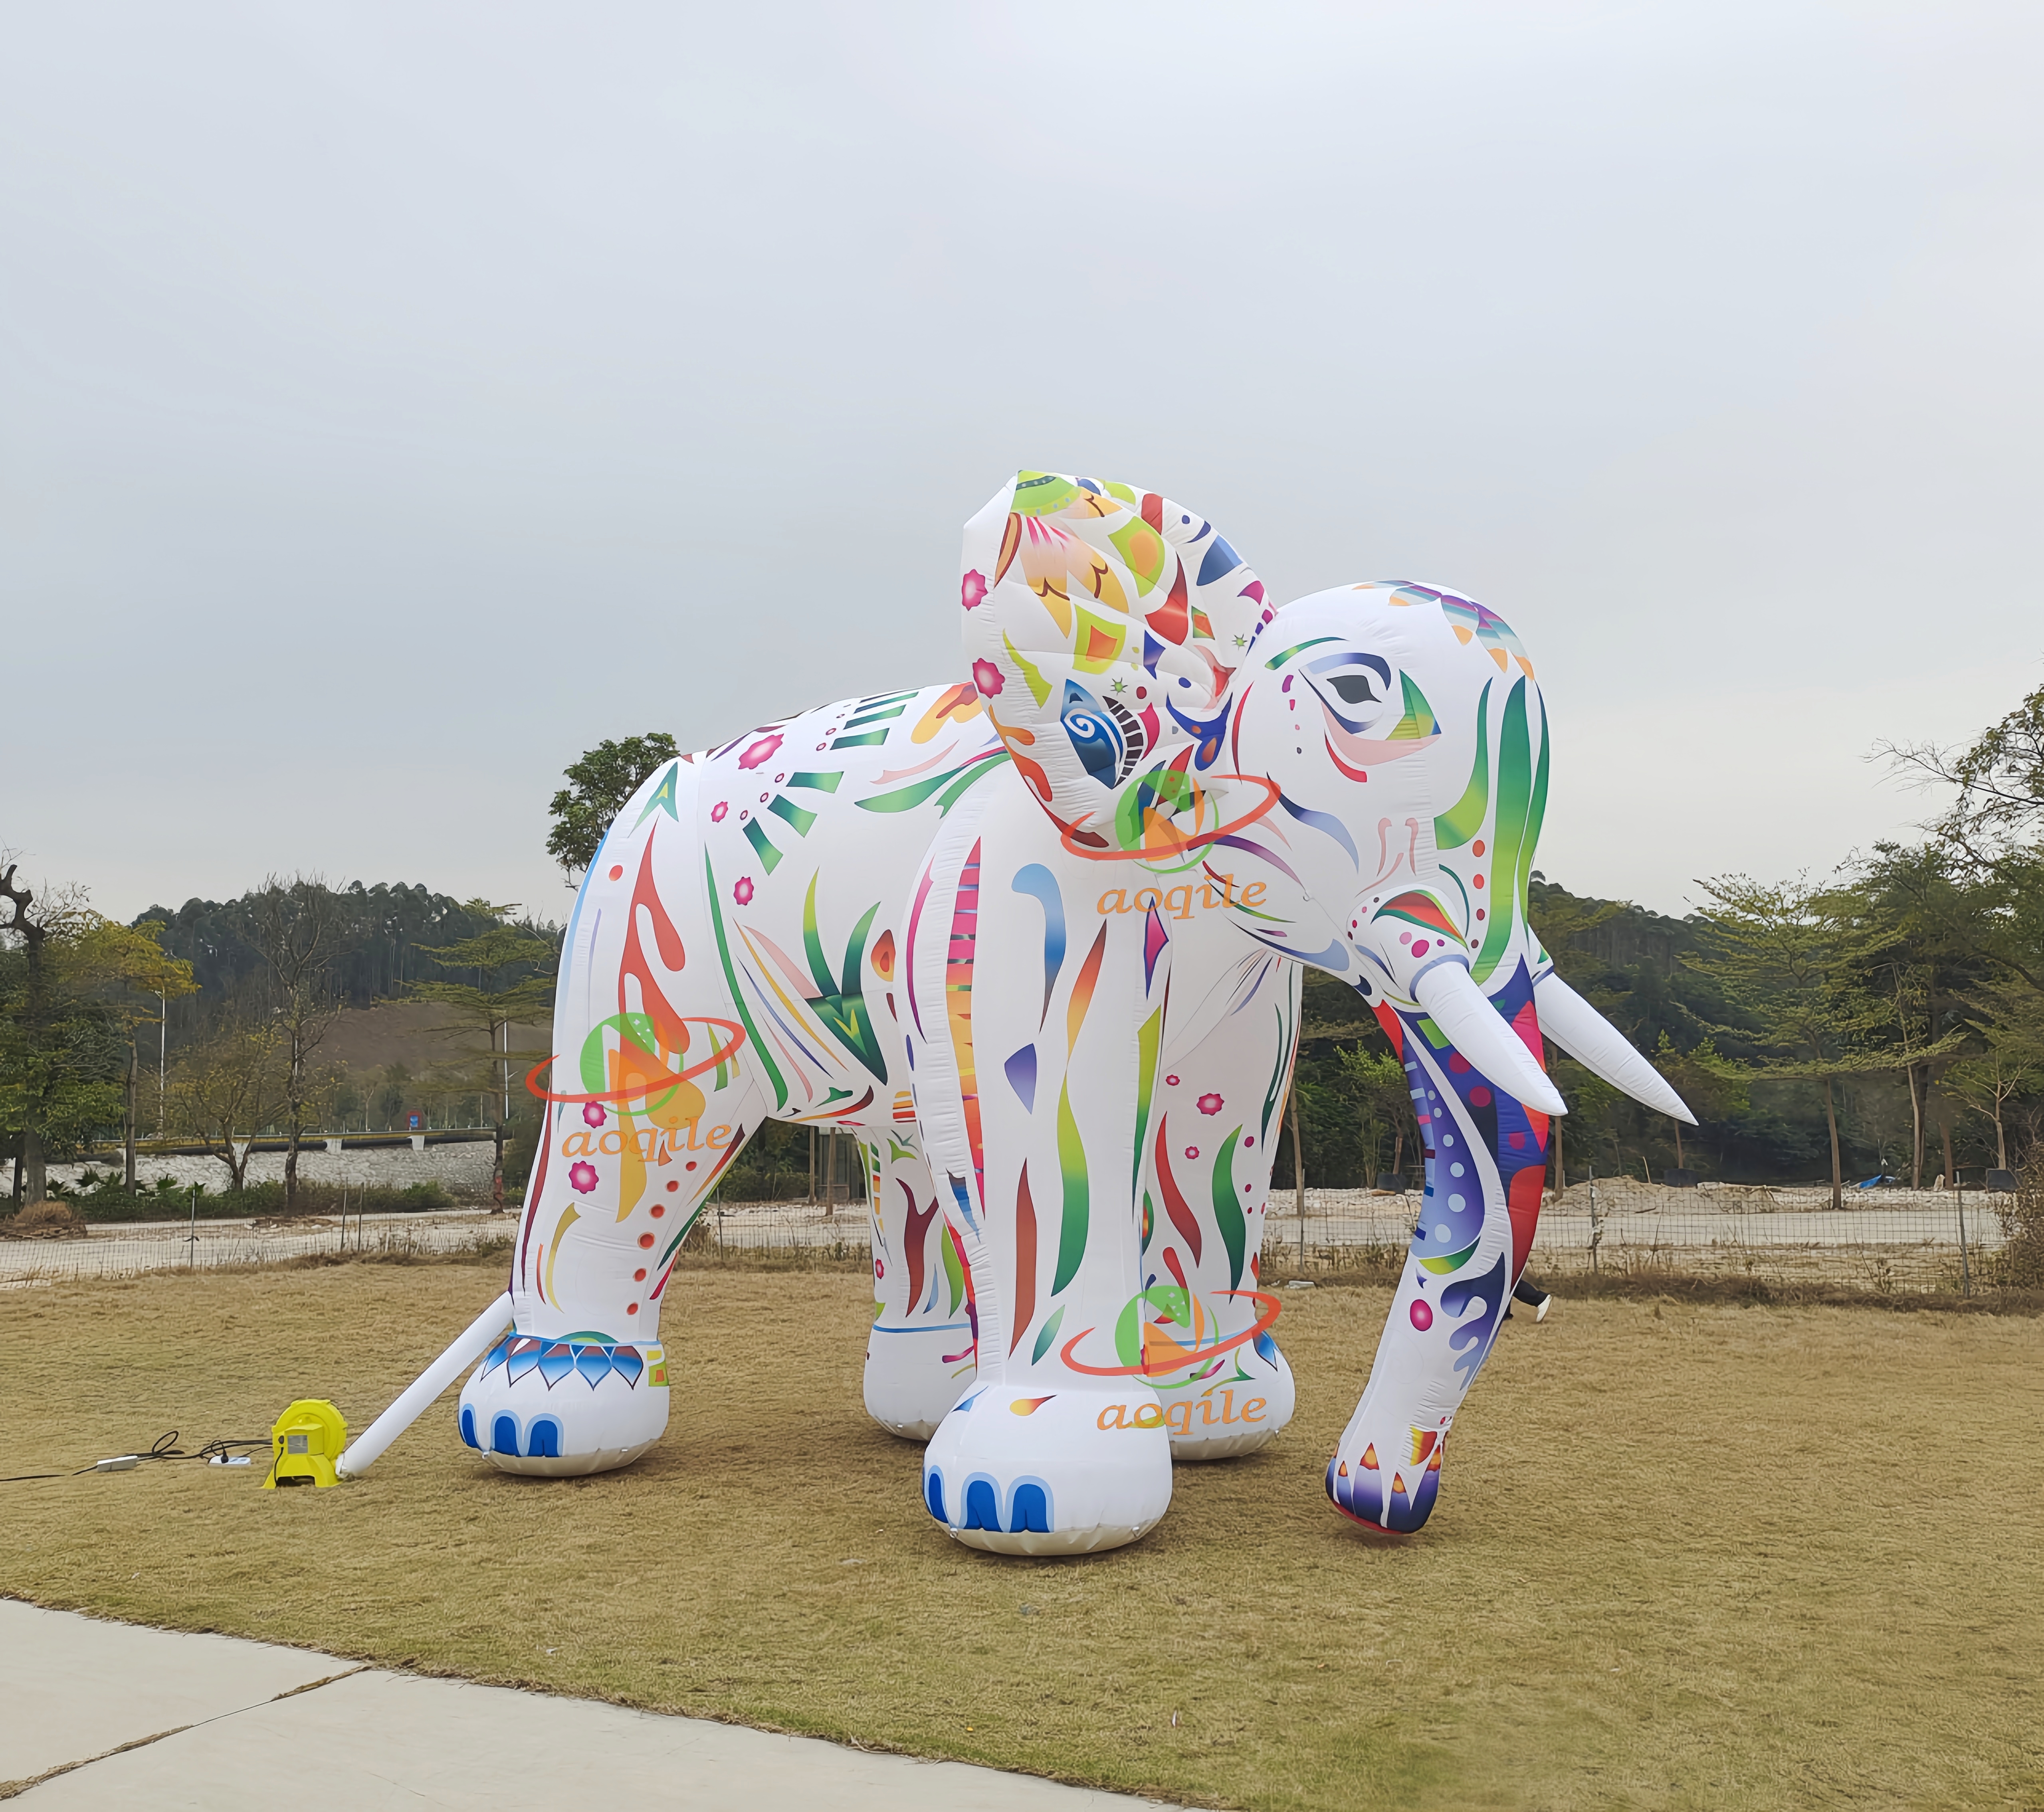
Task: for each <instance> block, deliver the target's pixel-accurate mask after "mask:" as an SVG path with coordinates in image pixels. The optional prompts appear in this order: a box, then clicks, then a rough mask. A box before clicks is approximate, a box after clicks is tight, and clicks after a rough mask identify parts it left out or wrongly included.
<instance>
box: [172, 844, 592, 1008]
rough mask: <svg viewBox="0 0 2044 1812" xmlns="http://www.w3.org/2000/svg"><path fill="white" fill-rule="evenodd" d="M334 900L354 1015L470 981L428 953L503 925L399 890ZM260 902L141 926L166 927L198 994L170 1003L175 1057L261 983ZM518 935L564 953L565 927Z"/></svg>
mask: <svg viewBox="0 0 2044 1812" xmlns="http://www.w3.org/2000/svg"><path fill="white" fill-rule="evenodd" d="M332 893H333V897H334V899H335V900H336V901H337V902H339V903H340V907H341V908H342V912H343V914H344V919H345V920H346V930H345V931H344V935H343V936H342V938H341V939H340V944H339V946H338V949H337V950H336V954H335V957H334V959H333V964H332V983H333V986H334V988H335V990H336V992H337V993H338V994H339V995H340V997H341V998H342V999H343V1000H344V1001H345V1002H346V1003H347V1004H348V1006H349V1007H351V1008H360V1007H371V1006H374V1005H375V1004H376V1003H377V1002H378V1001H379V1000H399V999H401V998H403V997H404V996H405V992H407V990H408V989H409V987H410V985H411V984H412V983H413V982H415V981H463V980H466V979H467V977H464V976H463V975H462V974H461V973H459V972H458V971H455V970H452V969H448V968H446V967H445V966H443V965H441V964H440V963H438V962H435V961H434V960H433V958H432V955H431V954H430V953H431V952H432V951H433V950H444V949H445V948H446V947H447V946H448V945H450V944H454V943H458V942H461V941H462V940H463V939H467V938H474V937H480V936H481V935H482V934H483V933H485V932H486V931H491V930H493V929H494V928H495V927H496V926H497V925H498V923H499V921H498V919H495V918H494V917H491V916H486V915H485V914H484V913H482V912H479V911H478V910H476V909H475V905H476V904H479V903H471V904H463V902H462V901H460V900H455V899H454V898H452V897H451V896H449V895H448V894H445V893H434V892H433V891H432V889H430V888H428V887H408V886H406V885H405V884H404V883H403V882H401V881H400V882H398V883H397V884H396V885H389V884H386V883H385V882H382V881H379V882H378V883H377V885H375V886H374V887H365V886H363V885H362V883H361V882H360V881H353V882H351V883H350V884H349V885H348V886H346V887H342V888H336V889H333V890H332ZM254 900H255V896H254V895H253V894H244V895H243V896H241V897H240V898H239V899H236V900H225V901H220V900H186V902H185V903H184V904H183V906H180V907H178V908H175V909H173V908H171V907H168V906H152V907H150V908H148V911H146V912H142V913H140V914H138V915H137V916H136V918H135V919H134V921H133V923H136V924H137V925H140V924H143V923H147V922H148V921H149V920H152V919H153V920H155V921H156V922H157V923H160V924H161V925H162V926H163V937H162V939H161V940H160V941H161V942H162V945H163V950H164V953H165V954H167V955H169V956H171V957H176V958H183V960H184V961H186V962H189V963H190V965H191V966H192V979H193V980H194V981H196V982H198V990H199V991H198V992H197V993H196V994H192V995H188V996H186V997H185V998H184V999H183V1000H173V1001H171V1003H170V1009H169V1035H170V1042H171V1046H172V1047H173V1048H175V1046H178V1045H179V1044H180V1043H182V1042H185V1041H186V1040H188V1039H190V1038H193V1037H195V1036H197V1035H198V1034H199V1033H201V1032H202V1031H205V1030H206V1029H207V1028H208V1027H210V1026H211V1025H212V1024H213V1023H214V1022H215V1021H216V1020H217V1019H218V1017H219V1016H220V1015H221V1012H223V1010H225V1008H227V1007H228V1006H229V1004H231V1003H232V1002H233V1001H234V1000H236V998H237V997H238V996H240V994H241V993H242V992H244V990H245V989H247V988H248V987H249V986H251V985H253V984H254V983H255V981H257V979H258V977H259V973H260V971H261V969H262V958H261V956H260V955H259V954H258V952H257V950H256V947H255V941H254V927H253V923H252V914H253V912H254V904H253V903H254ZM516 928H517V930H519V931H523V932H524V933H526V934H527V935H530V936H533V937H539V938H544V939H547V940H548V942H550V943H551V944H552V945H553V946H554V947H555V950H559V946H560V941H561V935H562V927H560V926H559V925H557V924H554V923H551V922H550V921H544V920H536V919H531V918H529V917H528V918H525V919H519V920H517V921H516ZM531 973H533V966H531V965H526V966H516V965H514V966H511V967H509V969H507V970H506V971H505V973H504V974H503V975H501V977H498V982H497V985H500V986H501V985H512V984H514V983H516V982H518V981H523V980H524V979H525V978H526V977H527V976H528V975H529V974H531Z"/></svg>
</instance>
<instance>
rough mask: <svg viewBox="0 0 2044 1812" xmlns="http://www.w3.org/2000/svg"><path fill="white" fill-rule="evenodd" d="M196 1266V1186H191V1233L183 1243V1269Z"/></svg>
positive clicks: (188, 1269)
mask: <svg viewBox="0 0 2044 1812" xmlns="http://www.w3.org/2000/svg"><path fill="white" fill-rule="evenodd" d="M197 1268H198V1184H196V1183H194V1184H193V1185H192V1192H191V1231H190V1234H188V1235H187V1236H186V1241H185V1269H186V1270H187V1271H190V1270H194V1269H197Z"/></svg>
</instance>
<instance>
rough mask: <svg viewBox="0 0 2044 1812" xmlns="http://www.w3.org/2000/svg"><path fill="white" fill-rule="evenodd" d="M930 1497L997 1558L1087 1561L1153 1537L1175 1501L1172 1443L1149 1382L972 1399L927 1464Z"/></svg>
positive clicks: (945, 1518)
mask: <svg viewBox="0 0 2044 1812" xmlns="http://www.w3.org/2000/svg"><path fill="white" fill-rule="evenodd" d="M923 1501H924V1503H925V1505H927V1506H928V1509H929V1512H930V1514H932V1516H934V1517H935V1518H936V1519H937V1521H938V1522H940V1523H942V1524H943V1526H944V1529H945V1530H946V1532H947V1534H949V1535H950V1536H951V1538H952V1539H953V1540H954V1541H960V1542H962V1543H963V1544H964V1545H966V1546H967V1547H969V1548H983V1549H985V1550H986V1551H987V1552H988V1553H995V1554H1037V1555H1043V1554H1089V1553H1097V1552H1099V1551H1100V1550H1101V1549H1107V1548H1119V1547H1121V1546H1122V1545H1124V1544H1125V1543H1127V1542H1130V1541H1136V1540H1138V1539H1139V1538H1141V1537H1142V1536H1144V1535H1147V1534H1148V1533H1149V1532H1150V1531H1151V1530H1152V1529H1154V1528H1155V1526H1157V1524H1158V1522H1159V1521H1160V1520H1161V1519H1162V1517H1163V1514H1164V1512H1165V1511H1166V1509H1168V1508H1169V1507H1170V1502H1171V1449H1170V1435H1169V1434H1167V1433H1166V1429H1165V1421H1164V1409H1163V1406H1162V1404H1161V1403H1158V1400H1157V1395H1156V1393H1155V1392H1154V1391H1152V1390H1151V1388H1149V1386H1148V1385H1147V1384H1137V1383H1135V1381H1134V1380H1131V1382H1130V1384H1129V1386H1128V1388H1126V1389H1124V1390H1120V1391H1101V1390H1070V1389H1062V1388H1060V1389H1055V1390H1051V1391H1042V1390H1037V1389H1033V1388H1016V1387H1015V1386H1013V1385H1009V1384H989V1385H985V1386H983V1387H982V1388H979V1389H978V1390H974V1391H971V1392H968V1393H967V1394H966V1396H965V1398H964V1399H963V1400H962V1402H960V1403H959V1405H958V1407H956V1408H955V1409H954V1410H953V1411H951V1414H950V1415H947V1416H946V1417H945V1418H944V1419H943V1423H942V1424H941V1425H940V1426H939V1428H938V1430H937V1432H936V1435H935V1437H934V1438H932V1440H931V1442H930V1445H929V1447H928V1450H927V1452H926V1453H924V1457H923Z"/></svg>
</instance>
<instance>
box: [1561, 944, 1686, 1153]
mask: <svg viewBox="0 0 2044 1812" xmlns="http://www.w3.org/2000/svg"><path fill="white" fill-rule="evenodd" d="M1533 1000H1534V1003H1535V1005H1536V1006H1537V1007H1538V1008H1539V1013H1540V1030H1541V1031H1543V1032H1545V1033H1546V1035H1547V1036H1548V1037H1549V1038H1552V1039H1553V1040H1554V1042H1555V1043H1557V1044H1558V1045H1559V1046H1561V1047H1562V1050H1565V1051H1566V1052H1567V1053H1568V1054H1569V1056H1571V1057H1573V1058H1574V1059H1575V1060H1576V1061H1577V1062H1578V1063H1580V1064H1581V1065H1582V1066H1583V1068H1584V1069H1587V1070H1588V1071H1589V1073H1591V1074H1592V1075H1593V1076H1600V1077H1603V1078H1604V1081H1607V1082H1608V1083H1609V1084H1610V1085H1612V1088H1623V1090H1624V1091H1625V1092H1626V1093H1627V1094H1628V1095H1630V1096H1631V1097H1632V1098H1633V1100H1635V1101H1638V1102H1639V1103H1640V1104H1642V1106H1645V1107H1649V1108H1655V1109H1657V1110H1658V1111H1660V1112H1662V1113H1664V1114H1667V1115H1670V1116H1672V1117H1673V1119H1678V1120H1680V1121H1681V1122H1682V1123H1684V1124H1685V1126H1694V1125H1695V1124H1696V1115H1694V1114H1692V1113H1691V1112H1690V1111H1689V1108H1687V1107H1685V1105H1684V1104H1683V1101H1682V1097H1681V1096H1679V1095H1677V1093H1676V1092H1675V1091H1674V1090H1673V1088H1669V1086H1668V1084H1667V1081H1666V1078H1665V1077H1662V1074H1661V1072H1660V1071H1659V1070H1658V1069H1655V1068H1654V1065H1652V1064H1650V1063H1649V1062H1648V1061H1646V1058H1643V1057H1642V1056H1641V1055H1640V1054H1639V1052H1638V1051H1636V1050H1634V1049H1633V1047H1632V1046H1631V1042H1629V1041H1628V1040H1627V1038H1626V1037H1625V1035H1624V1034H1623V1033H1622V1032H1620V1031H1619V1029H1618V1028H1617V1027H1616V1026H1614V1025H1613V1024H1612V1023H1611V1022H1610V1021H1609V1020H1608V1019H1606V1018H1605V1017H1604V1015H1603V1014H1601V1013H1600V1012H1598V1011H1597V1010H1596V1008H1594V1007H1593V1006H1592V1005H1591V1004H1589V1001H1587V1000H1585V999H1584V998H1583V997H1582V996H1581V995H1580V994H1578V993H1577V992H1576V991H1575V989H1573V988H1571V987H1570V986H1569V985H1568V983H1566V981H1563V980H1562V978H1561V977H1559V976H1558V975H1556V974H1554V973H1553V972H1552V971H1551V970H1550V972H1549V973H1546V975H1543V976H1542V977H1540V979H1539V981H1536V982H1535V984H1534V985H1533Z"/></svg>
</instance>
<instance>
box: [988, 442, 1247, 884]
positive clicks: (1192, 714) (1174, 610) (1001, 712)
mask: <svg viewBox="0 0 2044 1812" xmlns="http://www.w3.org/2000/svg"><path fill="white" fill-rule="evenodd" d="M959 603H960V604H961V605H962V606H963V607H964V608H963V617H964V640H965V652H966V659H967V660H968V661H970V662H971V665H972V677H973V681H974V685H977V686H978V689H979V694H980V697H982V699H983V700H984V701H985V704H986V712H987V716H988V717H989V720H991V721H992V723H993V727H994V728H995V730H996V731H997V732H998V733H999V735H1000V736H1001V741H1002V742H1003V743H1005V744H1006V745H1007V747H1008V751H1009V754H1010V755H1011V756H1012V758H1013V759H1014V764H1015V770H1016V773H1017V774H1020V775H1021V777H1022V778H1023V780H1024V782H1025V783H1026V784H1027V785H1028V787H1029V789H1030V790H1031V791H1032V793H1034V794H1035V797H1036V800H1037V801H1038V803H1039V804H1041V805H1042V807H1043V809H1044V810H1045V811H1046V812H1048V813H1049V814H1050V816H1051V819H1052V820H1054V821H1055V823H1057V824H1058V827H1059V828H1060V829H1061V830H1062V831H1063V832H1064V834H1065V838H1066V843H1067V844H1068V845H1069V846H1071V847H1073V848H1074V849H1075V850H1078V851H1080V852H1081V853H1099V854H1112V853H1114V852H1117V851H1119V852H1128V853H1134V852H1137V851H1151V852H1154V853H1155V854H1157V855H1158V857H1159V858H1168V857H1169V856H1170V854H1171V853H1172V852H1173V851H1174V850H1177V849H1179V848H1181V847H1182V846H1184V845H1185V842H1186V840H1187V839H1189V837H1191V836H1193V835H1196V834H1197V833H1198V832H1199V831H1203V830H1205V829H1208V828H1211V827H1212V821H1213V820H1215V818H1216V814H1217V812H1219V810H1220V800H1219V798H1218V797H1217V795H1218V793H1220V792H1221V791H1224V790H1225V789H1224V788H1219V787H1217V786H1216V782H1219V781H1224V779H1225V778H1226V776H1225V775H1224V774H1223V773H1222V771H1221V770H1222V769H1223V768H1224V767H1225V766H1226V764H1225V763H1224V762H1220V754H1221V751H1222V749H1223V748H1224V746H1225V743H1226V739H1227V733H1228V718H1229V716H1230V713H1231V712H1232V710H1233V708H1234V703H1235V698H1234V693H1233V692H1232V690H1231V681H1232V680H1233V678H1234V674H1235V666H1236V665H1237V663H1239V662H1240V661H1241V659H1242V658H1243V655H1244V654H1245V653H1246V651H1247V648H1248V647H1249V643H1250V640H1251V637H1252V636H1253V635H1254V634H1255V632H1256V630H1257V628H1258V625H1259V624H1262V623H1265V622H1268V621H1269V620H1270V616H1271V614H1272V613H1271V612H1270V610H1268V609H1267V608H1266V607H1265V605H1264V601H1263V585H1262V582H1261V581H1260V580H1259V579H1258V578H1257V577H1256V575H1255V574H1254V573H1253V572H1251V570H1250V569H1249V568H1248V567H1247V566H1246V565H1244V564H1243V560H1242V558H1241V556H1240V555H1238V554H1237V553H1236V552H1235V550H1234V549H1233V548H1232V547H1230V546H1229V545H1228V543H1227V541H1226V540H1225V539H1223V538H1222V536H1220V534H1219V533H1217V532H1216V530H1215V529H1214V527H1213V525H1212V524H1211V523H1210V522H1208V520H1206V519H1205V518H1204V516H1201V515H1200V514H1199V513H1197V511H1194V510H1189V509H1185V508H1183V507H1181V505H1178V504H1175V503H1173V502H1172V501H1170V499H1168V498H1167V497H1163V496H1162V495H1160V494H1159V493H1157V492H1155V491H1146V490H1143V489H1139V488H1138V487H1137V486H1133V485H1123V484H1112V483H1108V482H1104V481H1102V480H1101V479H1098V478H1070V477H1066V476H1065V475H1064V474H1060V473H1055V472H1018V473H1017V474H1016V475H1015V477H1014V478H1013V479H1012V481H1011V482H1009V483H1008V484H1006V485H1005V486H1002V487H1001V490H1000V491H999V492H998V493H997V494H996V495H995V496H994V497H993V499H992V501H989V503H988V505H986V507H985V509H982V511H980V513H978V515H977V516H974V518H973V519H972V520H971V521H970V522H968V523H967V524H966V529H965V552H964V557H963V559H962V562H961V576H960V580H959ZM1216 764H1219V765H1218V766H1217V765H1216Z"/></svg>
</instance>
